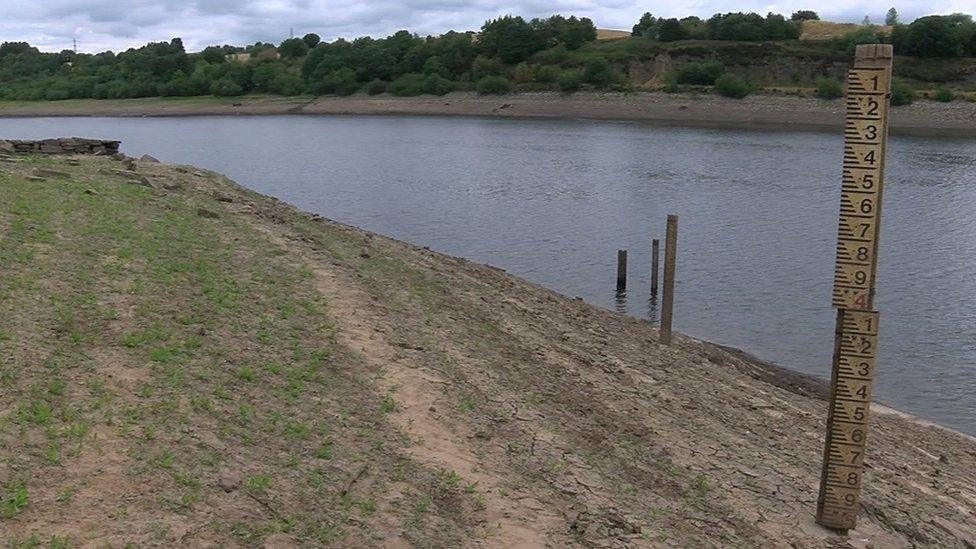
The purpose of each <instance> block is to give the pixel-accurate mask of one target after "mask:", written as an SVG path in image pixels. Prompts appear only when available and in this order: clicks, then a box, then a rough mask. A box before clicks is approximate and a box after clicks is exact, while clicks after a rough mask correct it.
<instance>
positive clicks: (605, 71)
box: [583, 57, 613, 88]
mask: <svg viewBox="0 0 976 549" xmlns="http://www.w3.org/2000/svg"><path fill="white" fill-rule="evenodd" d="M583 79H584V80H586V82H587V83H589V84H593V85H594V86H595V87H597V88H605V87H607V86H609V85H610V81H611V80H613V67H612V66H611V65H610V62H609V61H607V60H606V59H604V58H602V57H591V58H589V59H587V60H586V66H585V68H584V69H583Z"/></svg>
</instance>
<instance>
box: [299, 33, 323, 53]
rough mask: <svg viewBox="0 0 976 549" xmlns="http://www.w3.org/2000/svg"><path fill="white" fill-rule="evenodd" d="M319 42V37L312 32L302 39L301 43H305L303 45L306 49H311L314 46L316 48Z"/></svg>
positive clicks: (320, 39)
mask: <svg viewBox="0 0 976 549" xmlns="http://www.w3.org/2000/svg"><path fill="white" fill-rule="evenodd" d="M321 41H322V38H321V37H320V36H319V35H317V34H315V33H314V32H310V33H308V34H306V35H305V36H303V37H302V42H305V45H306V46H308V49H312V48H314V47H315V46H318V45H319V43H320V42H321Z"/></svg>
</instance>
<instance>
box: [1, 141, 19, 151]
mask: <svg viewBox="0 0 976 549" xmlns="http://www.w3.org/2000/svg"><path fill="white" fill-rule="evenodd" d="M0 152H5V153H14V152H17V149H15V148H14V144H13V143H11V142H10V141H7V140H6V139H0Z"/></svg>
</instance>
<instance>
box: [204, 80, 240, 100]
mask: <svg viewBox="0 0 976 549" xmlns="http://www.w3.org/2000/svg"><path fill="white" fill-rule="evenodd" d="M210 93H212V94H214V95H216V96H217V97H233V96H235V95H241V94H242V93H244V88H242V87H240V86H239V85H238V84H237V83H236V82H234V81H233V80H229V79H227V78H221V79H220V80H214V83H213V84H211V85H210Z"/></svg>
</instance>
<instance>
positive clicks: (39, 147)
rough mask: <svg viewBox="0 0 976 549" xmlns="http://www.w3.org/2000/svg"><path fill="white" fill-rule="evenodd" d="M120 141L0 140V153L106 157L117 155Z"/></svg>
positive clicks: (67, 138) (79, 139)
mask: <svg viewBox="0 0 976 549" xmlns="http://www.w3.org/2000/svg"><path fill="white" fill-rule="evenodd" d="M121 143H122V142H121V141H107V140H104V139H85V138H82V137H61V138H56V139H39V140H27V141H25V140H16V139H11V140H4V139H0V153H6V154H93V155H97V156H107V155H112V154H117V153H118V152H119V145H120V144H121Z"/></svg>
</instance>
